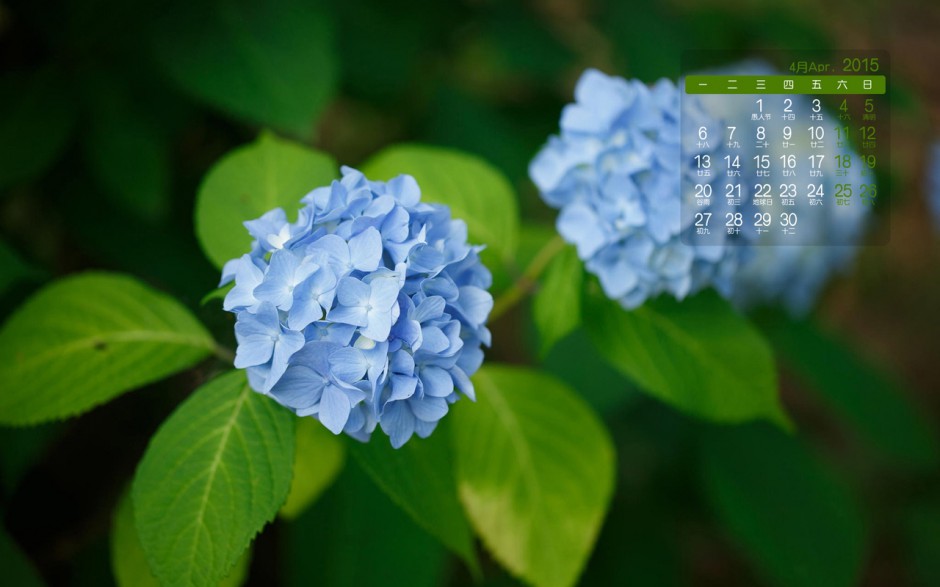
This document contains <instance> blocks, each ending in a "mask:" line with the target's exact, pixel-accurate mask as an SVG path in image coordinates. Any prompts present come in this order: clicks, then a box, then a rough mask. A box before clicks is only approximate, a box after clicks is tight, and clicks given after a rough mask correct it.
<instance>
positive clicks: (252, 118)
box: [155, 0, 337, 138]
mask: <svg viewBox="0 0 940 587" xmlns="http://www.w3.org/2000/svg"><path fill="white" fill-rule="evenodd" d="M155 33H156V34H155V49H156V56H157V59H158V60H159V62H160V64H161V65H162V66H163V68H164V69H165V70H166V72H167V73H168V74H169V76H170V77H171V78H172V79H173V80H174V81H175V82H176V83H177V84H179V85H180V86H181V87H182V88H183V89H184V90H186V91H187V92H188V93H190V94H191V95H192V96H194V97H196V98H197V99H199V100H202V101H204V102H205V103H207V104H209V105H211V106H213V107H215V108H218V109H219V110H222V111H224V112H226V113H228V114H231V115H232V116H235V117H238V118H240V119H242V120H245V121H247V122H252V123H257V124H262V125H269V126H273V127H275V128H278V129H281V130H284V131H288V132H290V133H292V134H294V135H296V136H300V137H303V138H306V137H309V136H310V135H311V134H312V133H313V130H314V126H315V123H316V120H317V117H318V116H319V114H320V112H321V111H322V110H323V108H324V107H325V106H326V104H327V101H328V100H329V99H330V97H331V96H332V95H333V92H334V91H335V88H336V80H337V72H336V63H335V62H336V59H335V56H334V50H333V26H332V23H331V22H330V20H329V19H328V18H327V17H326V15H325V14H324V13H323V10H322V9H319V8H317V7H316V5H315V4H313V3H309V2H304V1H303V0H270V1H268V2H261V3H254V2H249V1H247V0H240V1H235V2H230V1H223V0H218V1H215V2H186V3H178V4H177V6H175V7H174V8H173V9H172V10H166V11H165V17H164V18H163V19H161V20H160V21H158V23H157V27H156V31H155Z"/></svg>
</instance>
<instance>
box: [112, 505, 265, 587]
mask: <svg viewBox="0 0 940 587" xmlns="http://www.w3.org/2000/svg"><path fill="white" fill-rule="evenodd" d="M250 559H251V554H250V551H247V550H246V551H245V553H244V554H243V555H242V556H241V558H239V559H238V562H237V563H236V564H235V567H234V568H233V569H232V572H231V573H229V575H228V576H227V577H225V578H224V579H223V580H222V581H220V582H219V583H218V584H219V585H220V587H238V586H239V585H241V584H242V583H244V582H245V579H246V578H247V576H248V563H249V560H250ZM111 570H112V571H113V572H114V579H115V581H116V582H117V585H118V587H159V585H160V583H159V581H157V578H156V577H154V576H153V573H152V572H151V571H150V566H149V565H148V564H147V556H146V555H145V554H144V549H143V547H142V546H141V545H140V539H139V538H138V537H137V528H136V527H134V505H133V502H132V501H131V499H130V494H125V495H124V496H123V497H122V498H121V501H120V502H119V503H118V506H117V510H116V512H115V514H114V520H113V521H112V525H111Z"/></svg>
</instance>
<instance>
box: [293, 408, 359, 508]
mask: <svg viewBox="0 0 940 587" xmlns="http://www.w3.org/2000/svg"><path fill="white" fill-rule="evenodd" d="M296 437H297V440H296V444H295V448H294V479H293V481H291V485H290V493H289V494H288V495H287V501H286V502H284V505H283V506H281V513H280V515H281V517H283V518H286V519H288V520H292V519H294V518H296V517H297V516H299V515H300V514H302V513H303V512H304V510H306V509H307V508H308V507H309V506H310V504H312V503H313V502H315V501H316V500H317V498H318V497H320V494H321V493H323V492H324V491H325V490H326V489H327V488H328V487H329V486H330V485H332V483H333V481H334V480H335V479H336V476H337V475H339V473H340V471H342V470H343V465H344V464H345V463H346V447H345V445H344V444H343V443H342V441H340V439H339V438H337V437H336V436H335V435H333V433H332V432H330V431H329V430H327V429H326V428H325V427H324V426H323V425H322V424H320V422H318V421H317V420H315V419H314V418H300V419H298V420H297V433H296Z"/></svg>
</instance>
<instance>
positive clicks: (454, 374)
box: [221, 167, 493, 448]
mask: <svg viewBox="0 0 940 587" xmlns="http://www.w3.org/2000/svg"><path fill="white" fill-rule="evenodd" d="M342 172H343V177H342V179H341V180H337V181H334V182H333V183H332V185H330V186H329V187H321V188H317V189H315V190H313V191H312V192H310V193H309V194H307V195H306V196H305V197H304V198H303V199H302V203H303V204H304V206H303V207H302V208H301V210H300V212H299V215H298V219H297V221H296V222H293V223H290V222H288V219H287V215H286V214H285V213H284V211H283V210H281V209H280V208H278V209H275V210H272V211H270V212H268V213H266V214H265V215H263V216H262V217H261V218H258V219H256V220H252V221H249V222H246V223H245V226H246V228H247V229H248V232H249V233H250V234H251V236H252V237H253V238H254V242H253V244H252V249H251V252H250V253H248V254H246V255H244V256H242V257H241V258H239V259H233V260H232V261H229V262H228V263H227V264H226V265H225V267H224V269H223V275H222V282H221V285H225V284H227V283H230V282H232V281H234V282H235V285H234V287H233V288H232V289H231V291H229V293H228V295H227V296H226V298H225V302H224V308H225V309H226V310H228V311H231V312H233V313H235V315H236V317H237V321H236V324H235V335H236V338H237V340H238V349H237V352H236V356H235V366H236V367H238V368H242V369H247V372H248V380H249V382H250V384H251V386H252V388H253V389H254V390H255V391H257V392H260V393H263V394H265V395H269V396H271V397H272V398H274V399H275V400H277V401H278V402H279V403H281V404H283V405H284V406H286V407H288V408H290V409H291V410H293V411H294V412H295V413H296V414H297V415H298V416H312V417H314V418H317V419H319V420H320V421H321V422H322V423H323V424H324V425H325V426H326V427H327V428H329V429H330V430H331V431H332V432H333V433H334V434H339V433H340V432H346V433H347V434H349V435H350V436H353V437H354V438H357V439H360V440H363V441H364V440H367V439H368V438H369V437H370V435H371V433H372V432H373V430H374V429H375V427H376V426H377V425H378V426H381V428H382V430H383V431H384V432H385V433H386V434H388V436H389V437H390V438H391V442H392V445H393V446H394V447H396V448H398V447H400V446H402V445H403V444H404V443H405V442H407V441H408V439H409V438H411V436H412V435H413V434H417V435H418V436H420V437H427V436H428V435H430V434H431V432H432V431H433V430H434V428H435V426H436V425H437V423H438V421H439V420H440V419H441V418H442V417H443V416H444V415H445V414H446V413H447V411H448V406H449V404H451V403H453V402H455V401H457V399H458V397H459V394H460V393H462V394H464V395H466V396H468V397H470V398H471V399H473V398H474V391H473V385H472V384H471V382H470V375H472V374H473V373H474V372H476V370H477V369H478V368H479V367H480V365H481V363H482V361H483V351H482V349H481V345H487V346H488V345H489V344H490V333H489V331H488V330H487V328H486V326H485V323H486V319H487V317H488V316H489V312H490V310H491V309H492V307H493V298H492V297H491V296H490V294H489V292H488V291H487V290H488V289H489V287H490V285H491V281H492V277H491V275H490V272H489V270H488V269H486V267H485V266H483V265H482V264H481V263H480V259H479V256H478V253H479V251H480V247H474V246H471V245H468V244H467V226H466V224H465V223H464V222H463V221H461V220H454V219H451V217H450V210H449V209H448V208H447V207H445V206H441V205H436V204H427V203H422V202H421V201H420V200H421V194H420V190H419V187H418V184H417V182H416V181H415V180H414V178H412V177H411V176H408V175H401V176H399V177H396V178H395V179H392V180H391V181H389V182H387V183H386V182H376V181H369V180H367V179H366V178H365V177H364V176H363V175H362V174H361V173H360V172H358V171H356V170H354V169H350V168H347V167H344V168H343V170H342Z"/></svg>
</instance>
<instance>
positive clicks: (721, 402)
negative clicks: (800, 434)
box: [584, 284, 789, 426]
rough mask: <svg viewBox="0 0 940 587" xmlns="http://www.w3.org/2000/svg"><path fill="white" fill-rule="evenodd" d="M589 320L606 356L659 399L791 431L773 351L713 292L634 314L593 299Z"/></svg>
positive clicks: (665, 300) (719, 417)
mask: <svg viewBox="0 0 940 587" xmlns="http://www.w3.org/2000/svg"><path fill="white" fill-rule="evenodd" d="M592 285H594V284H592ZM584 319H585V324H586V326H587V329H588V333H589V334H590V336H591V339H592V340H593V341H594V345H595V346H596V347H597V349H598V350H599V351H600V353H601V355H603V356H604V357H605V358H606V359H607V360H608V361H609V362H610V364H611V365H613V366H614V367H615V368H617V369H619V370H620V371H621V372H623V373H624V374H626V375H627V376H628V377H630V378H632V379H633V380H634V381H636V383H637V384H638V385H639V386H640V387H641V388H642V389H643V390H645V391H646V392H648V393H649V394H651V395H653V396H655V397H657V398H659V399H660V400H662V401H665V402H667V403H669V404H671V405H673V406H675V407H676V408H679V409H680V410H683V411H686V412H689V413H691V414H693V415H695V416H699V417H702V418H707V419H710V420H716V421H723V422H740V421H744V420H749V419H754V418H766V419H769V420H772V421H775V422H777V423H780V424H782V425H784V426H789V423H788V420H787V418H786V415H785V414H784V412H783V410H782V409H781V407H780V402H779V399H778V397H777V375H776V371H775V368H774V361H773V355H772V354H771V351H770V347H769V346H768V344H767V343H766V342H765V341H764V339H763V338H762V337H761V335H760V334H759V333H758V332H757V331H756V330H755V329H754V328H753V327H752V326H751V325H750V324H749V323H748V322H747V321H746V320H745V319H744V318H742V317H741V316H740V315H738V314H737V313H736V312H735V311H734V310H733V309H732V308H731V306H729V305H728V303H727V302H726V301H725V300H723V299H721V298H720V297H718V295H716V294H715V293H714V292H711V291H708V292H703V293H701V294H698V295H696V296H694V297H692V298H688V299H686V300H684V301H682V302H678V301H676V300H675V299H673V298H670V297H667V296H662V297H659V298H657V299H655V300H651V301H649V302H647V303H646V304H644V305H643V306H641V307H639V308H637V309H635V310H633V311H626V310H624V309H623V308H621V307H620V305H618V304H617V303H616V302H613V301H610V300H608V299H606V298H603V297H601V295H600V294H597V293H595V294H594V295H592V300H591V301H590V302H588V303H586V304H585V307H584Z"/></svg>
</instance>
